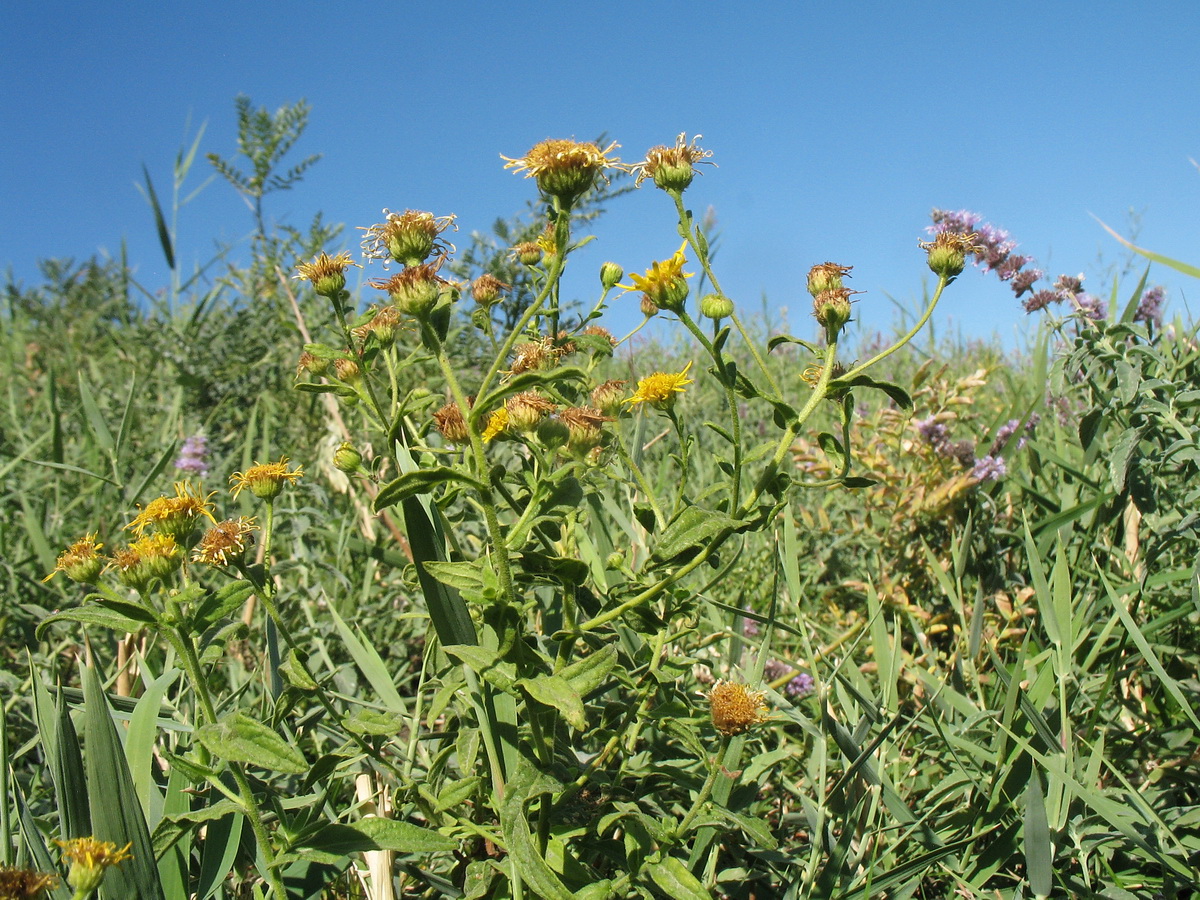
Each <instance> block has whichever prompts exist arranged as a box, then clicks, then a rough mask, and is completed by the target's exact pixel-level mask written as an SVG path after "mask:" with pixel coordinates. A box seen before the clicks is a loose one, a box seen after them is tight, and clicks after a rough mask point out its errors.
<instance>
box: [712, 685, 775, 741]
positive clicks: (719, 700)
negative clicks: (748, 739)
mask: <svg viewBox="0 0 1200 900" xmlns="http://www.w3.org/2000/svg"><path fill="white" fill-rule="evenodd" d="M705 696H706V697H708V708H709V712H710V713H711V714H712V723H713V727H714V728H716V729H717V731H719V732H720V733H721V734H723V735H725V736H726V737H731V736H733V735H735V734H741V733H742V732H744V731H749V730H750V729H751V728H752V727H754V726H755V725H759V724H761V723H762V722H764V721H766V718H767V704H766V701H765V700H764V699H763V694H762V692H761V691H752V690H750V689H749V688H748V687H746V685H744V684H738V683H736V682H732V681H718V682H717V683H716V684H714V685H713V688H712V690H711V691H709V692H708V693H707V694H706V695H705Z"/></svg>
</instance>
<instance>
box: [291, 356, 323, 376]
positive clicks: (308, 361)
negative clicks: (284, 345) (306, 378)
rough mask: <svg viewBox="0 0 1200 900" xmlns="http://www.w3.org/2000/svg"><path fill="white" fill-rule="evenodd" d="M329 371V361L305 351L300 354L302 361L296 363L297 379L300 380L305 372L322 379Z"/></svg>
mask: <svg viewBox="0 0 1200 900" xmlns="http://www.w3.org/2000/svg"><path fill="white" fill-rule="evenodd" d="M328 371H329V360H327V359H326V358H325V357H323V356H317V355H315V354H313V353H310V352H309V351H307V350H305V351H304V352H302V353H301V354H300V359H299V360H298V361H297V362H296V377H297V378H299V377H300V376H301V375H303V374H304V373H305V372H309V373H311V374H312V375H315V376H316V377H318V378H320V377H321V376H322V375H324V374H325V373H326V372H328Z"/></svg>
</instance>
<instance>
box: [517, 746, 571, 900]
mask: <svg viewBox="0 0 1200 900" xmlns="http://www.w3.org/2000/svg"><path fill="white" fill-rule="evenodd" d="M561 789H562V785H561V784H559V783H558V782H557V781H555V780H554V779H552V778H550V777H549V776H547V775H543V774H542V773H540V772H538V771H537V770H535V769H534V768H533V767H532V766H531V765H530V764H529V762H528V761H527V760H525V759H524V758H522V760H521V763H520V768H519V769H518V771H517V774H516V775H515V776H514V777H513V778H511V779H510V780H509V782H508V785H507V786H506V787H505V792H504V800H503V801H502V802H501V804H500V827H501V830H502V831H503V833H504V842H505V844H506V845H507V846H508V854H509V856H510V857H511V858H512V860H513V862H514V863H516V866H517V871H518V872H519V873H520V874H521V879H522V880H523V881H524V882H525V883H526V884H528V885H529V887H530V888H532V889H533V890H534V891H535V892H536V893H537V894H538V895H539V896H540V897H542V898H543V900H573V897H572V894H571V892H570V891H569V890H567V887H566V885H564V884H563V883H562V880H561V879H560V878H559V877H558V875H557V874H556V873H555V872H554V870H553V869H551V868H550V866H549V865H547V864H546V860H545V859H544V858H543V857H542V854H541V851H540V850H539V849H538V847H537V844H536V842H535V841H534V839H533V835H532V833H531V832H530V829H529V821H528V820H527V819H526V818H525V803H526V802H527V801H528V800H529V799H530V798H532V797H535V796H538V795H540V794H553V793H555V792H556V791H559V790H561Z"/></svg>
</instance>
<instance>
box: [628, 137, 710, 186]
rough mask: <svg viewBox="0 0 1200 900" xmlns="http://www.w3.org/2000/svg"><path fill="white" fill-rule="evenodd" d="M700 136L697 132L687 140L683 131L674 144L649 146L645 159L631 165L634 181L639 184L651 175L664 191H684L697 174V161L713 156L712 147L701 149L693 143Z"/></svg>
mask: <svg viewBox="0 0 1200 900" xmlns="http://www.w3.org/2000/svg"><path fill="white" fill-rule="evenodd" d="M700 138H701V135H696V136H695V137H694V138H692V140H691V141H688V140H687V134H686V133H684V134H681V135H679V137H677V138H675V146H674V147H663V146H658V147H651V148H650V150H649V151H648V152H647V153H646V159H645V160H644V161H643V162H640V163H636V164H635V165H634V166H633V168H632V171H634V172H636V173H637V182H636V183H637V184H638V185H641V183H642V182H643V181H645V180H646V179H647V178H651V179H653V180H654V184H655V185H656V186H658V187H660V188H662V189H663V190H664V191H684V190H686V189H687V187H688V185H690V184H691V183H692V179H693V178H694V177H695V175H696V164H697V163H699V162H704V161H705V160H706V159H708V157H710V156H712V151H711V150H701V149H700V148H699V147H697V146H696V143H697V142H698V141H699V140H700ZM709 165H713V164H712V163H709Z"/></svg>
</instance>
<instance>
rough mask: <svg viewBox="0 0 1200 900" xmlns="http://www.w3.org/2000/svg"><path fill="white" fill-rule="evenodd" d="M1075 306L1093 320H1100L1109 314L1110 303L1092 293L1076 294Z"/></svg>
mask: <svg viewBox="0 0 1200 900" xmlns="http://www.w3.org/2000/svg"><path fill="white" fill-rule="evenodd" d="M1075 307H1076V309H1078V310H1079V311H1080V312H1081V313H1083V314H1084V315H1085V316H1086V317H1087V318H1089V319H1091V320H1093V321H1098V320H1100V319H1103V318H1105V317H1106V316H1107V315H1108V304H1107V303H1105V302H1104V301H1103V300H1101V299H1100V298H1099V297H1093V296H1092V295H1091V294H1083V293H1080V294H1077V295H1076V296H1075Z"/></svg>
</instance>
